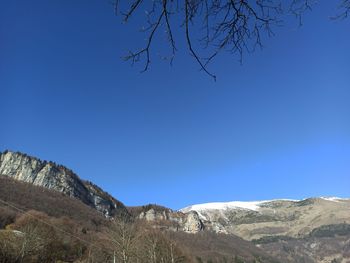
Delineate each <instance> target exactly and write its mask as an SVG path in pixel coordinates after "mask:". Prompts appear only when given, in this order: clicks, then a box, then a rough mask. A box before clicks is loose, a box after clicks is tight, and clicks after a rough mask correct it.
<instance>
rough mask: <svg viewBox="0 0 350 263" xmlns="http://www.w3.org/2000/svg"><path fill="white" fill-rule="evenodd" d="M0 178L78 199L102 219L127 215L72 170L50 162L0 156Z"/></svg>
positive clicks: (15, 154) (9, 154)
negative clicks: (93, 209) (6, 177)
mask: <svg viewBox="0 0 350 263" xmlns="http://www.w3.org/2000/svg"><path fill="white" fill-rule="evenodd" d="M0 175H2V176H4V175H5V176H8V177H11V178H14V179H16V180H19V181H23V182H27V183H31V184H33V185H38V186H42V187H45V188H48V189H52V190H55V191H58V192H61V193H63V194H65V195H67V196H70V197H73V198H76V199H79V200H80V201H82V202H83V203H85V204H87V205H89V206H91V207H93V208H95V209H96V210H98V211H100V212H102V213H103V214H104V215H105V216H107V217H110V216H116V215H120V214H125V215H127V214H128V211H127V209H126V207H125V206H124V205H123V204H122V203H121V202H119V201H118V200H116V199H114V198H113V197H112V196H110V195H109V194H108V193H106V192H104V191H103V190H102V189H101V188H99V187H98V186H96V185H94V184H93V183H91V182H88V181H84V180H81V179H80V178H79V177H78V176H77V175H76V174H75V173H74V172H73V171H72V170H70V169H68V168H66V167H64V166H62V165H57V164H56V163H54V162H48V161H41V160H40V159H38V158H35V157H31V156H28V155H26V154H23V153H20V152H12V151H5V152H3V153H0Z"/></svg>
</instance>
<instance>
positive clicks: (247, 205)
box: [180, 199, 299, 213]
mask: <svg viewBox="0 0 350 263" xmlns="http://www.w3.org/2000/svg"><path fill="white" fill-rule="evenodd" d="M276 201H292V202H298V201H299V200H292V199H276V200H265V201H232V202H214V203H204V204H196V205H191V206H188V207H185V208H182V209H180V211H181V212H183V213H187V212H189V211H197V212H200V211H203V210H215V209H217V210H223V209H247V210H253V211H257V210H259V208H260V206H261V205H263V204H266V203H271V202H276Z"/></svg>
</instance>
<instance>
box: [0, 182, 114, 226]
mask: <svg viewBox="0 0 350 263" xmlns="http://www.w3.org/2000/svg"><path fill="white" fill-rule="evenodd" d="M30 210H36V211H40V212H43V213H45V214H47V215H49V216H51V217H55V218H59V217H68V218H70V219H72V220H74V221H75V222H78V223H79V224H80V225H82V226H84V227H87V228H95V227H98V226H103V225H105V224H107V222H108V220H107V219H106V218H105V217H104V216H103V215H102V214H101V213H100V212H98V211H96V209H94V208H92V207H90V206H88V205H85V204H84V203H82V202H80V201H79V200H77V199H75V198H71V197H68V196H66V195H64V194H62V193H60V192H57V191H54V190H50V189H46V188H44V187H41V186H36V185H33V184H31V183H26V182H21V181H18V180H15V179H12V178H9V177H7V176H0V221H1V222H0V228H2V227H4V226H6V225H7V224H10V223H12V222H6V221H8V220H9V219H11V218H12V220H14V219H15V216H12V215H19V214H21V213H23V212H27V211H30ZM5 211H7V212H5ZM6 213H7V214H8V218H9V219H7V220H6ZM1 217H3V218H2V219H3V220H4V222H3V221H2V220H1ZM10 221H11V220H10Z"/></svg>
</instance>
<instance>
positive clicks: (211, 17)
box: [115, 0, 350, 80]
mask: <svg viewBox="0 0 350 263" xmlns="http://www.w3.org/2000/svg"><path fill="white" fill-rule="evenodd" d="M115 1H116V3H115V5H116V7H115V10H116V12H117V13H121V14H122V16H123V21H125V22H127V21H128V20H129V18H130V17H131V16H133V15H135V13H136V12H137V10H139V9H141V6H142V9H143V8H145V10H146V19H145V25H147V26H144V28H143V30H142V31H143V32H144V33H146V34H147V38H146V44H145V47H143V48H142V49H140V50H138V51H129V54H128V55H127V56H125V57H124V59H125V60H130V61H132V64H134V63H135V62H139V61H141V60H143V59H144V61H145V62H144V63H145V65H144V68H143V70H142V72H144V71H146V70H147V69H148V68H149V65H150V63H151V46H152V42H153V39H154V36H155V34H156V33H157V32H158V33H159V32H160V30H161V28H163V29H164V32H165V34H166V36H167V41H168V43H169V47H170V49H171V55H170V63H171V64H172V61H173V59H174V57H175V53H176V51H177V48H176V46H175V37H174V34H173V24H172V23H177V24H178V25H180V26H181V27H182V28H184V39H185V42H186V45H187V48H188V50H189V52H190V54H191V56H192V57H193V58H194V59H195V61H196V62H197V63H198V65H199V66H200V69H201V70H203V71H204V72H205V73H206V74H207V75H209V76H210V77H212V78H213V79H214V80H216V76H215V74H213V73H212V72H211V71H210V70H209V69H208V65H209V63H210V62H211V61H212V60H213V59H214V58H216V57H217V56H218V55H219V54H220V53H221V52H223V51H227V52H229V53H230V54H237V55H238V56H239V60H240V61H241V63H242V59H243V54H244V53H246V52H247V53H251V52H253V51H254V50H255V49H256V47H262V46H263V39H264V38H265V37H269V36H272V35H273V29H274V27H275V26H279V25H280V24H281V23H282V22H283V15H285V14H286V13H289V14H293V15H295V17H296V18H297V19H298V20H299V24H300V25H302V17H303V14H304V13H305V12H306V11H309V10H311V9H312V6H313V5H314V4H315V3H316V1H317V0H153V1H143V0H131V1H129V4H125V2H124V6H125V5H126V8H124V9H126V10H127V11H126V12H124V13H123V12H122V11H119V10H120V8H119V6H121V5H122V4H121V2H122V1H119V0H115ZM285 4H287V7H286V8H285V7H284V5H285ZM339 8H340V10H341V13H340V14H339V15H338V16H337V17H340V18H345V17H347V16H348V15H349V14H350V0H342V2H341V4H340V7H339ZM122 9H123V8H122ZM170 17H172V18H173V19H172V23H171V21H170ZM200 51H201V52H200Z"/></svg>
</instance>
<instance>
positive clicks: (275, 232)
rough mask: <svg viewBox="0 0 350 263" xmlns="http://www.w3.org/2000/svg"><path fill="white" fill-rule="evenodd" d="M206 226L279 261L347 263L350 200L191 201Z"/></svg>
mask: <svg viewBox="0 0 350 263" xmlns="http://www.w3.org/2000/svg"><path fill="white" fill-rule="evenodd" d="M180 211H181V212H183V213H188V212H190V211H195V212H197V213H198V215H199V217H200V219H201V221H202V223H203V226H204V228H205V229H207V230H212V231H213V232H216V233H224V234H227V235H230V234H234V235H237V236H239V237H241V238H243V239H245V240H247V241H252V242H253V243H254V244H256V246H257V247H259V248H262V249H263V250H264V251H265V252H267V253H268V254H270V255H272V256H274V257H275V258H277V259H278V260H280V261H281V262H285V263H287V262H290V263H293V262H304V263H343V262H344V263H345V262H350V199H345V198H337V197H319V198H308V199H304V200H288V199H281V200H269V201H256V202H237V201H235V202H226V203H225V202H224V203H206V204H198V205H192V206H189V207H186V208H183V209H181V210H180Z"/></svg>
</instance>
